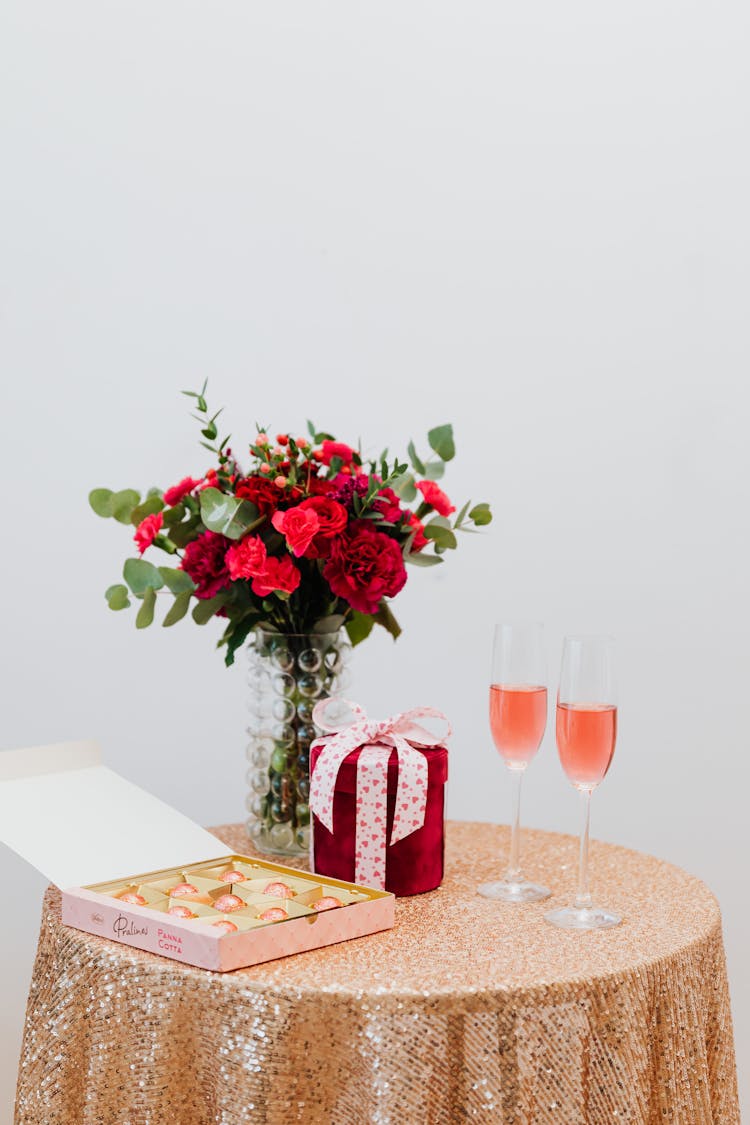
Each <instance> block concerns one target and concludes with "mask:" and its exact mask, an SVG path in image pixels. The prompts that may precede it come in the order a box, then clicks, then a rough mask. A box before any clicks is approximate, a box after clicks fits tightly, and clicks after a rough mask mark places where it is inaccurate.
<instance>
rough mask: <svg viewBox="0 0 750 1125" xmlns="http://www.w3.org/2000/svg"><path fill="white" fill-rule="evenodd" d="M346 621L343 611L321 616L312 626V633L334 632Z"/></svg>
mask: <svg viewBox="0 0 750 1125" xmlns="http://www.w3.org/2000/svg"><path fill="white" fill-rule="evenodd" d="M345 621H346V617H345V616H344V614H343V613H332V614H330V616H329V617H321V618H320V619H319V620H318V621H316V622H315V624H314V625H313V627H312V631H313V633H336V632H337V631H338V630H339V629H340V628H341V626H342V625H343V624H344V622H345Z"/></svg>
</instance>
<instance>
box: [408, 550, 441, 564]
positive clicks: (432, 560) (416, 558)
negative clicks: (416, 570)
mask: <svg viewBox="0 0 750 1125" xmlns="http://www.w3.org/2000/svg"><path fill="white" fill-rule="evenodd" d="M406 561H407V562H408V563H412V565H413V566H437V565H438V563H441V562H443V559H441V558H439V557H438V556H437V555H426V554H425V553H424V551H420V552H419V554H416V555H407V556H406Z"/></svg>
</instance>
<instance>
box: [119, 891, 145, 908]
mask: <svg viewBox="0 0 750 1125" xmlns="http://www.w3.org/2000/svg"><path fill="white" fill-rule="evenodd" d="M120 902H130V903H132V904H133V906H145V905H146V900H145V898H144V897H143V895H139V894H138V892H137V891H126V892H125V894H124V895H120Z"/></svg>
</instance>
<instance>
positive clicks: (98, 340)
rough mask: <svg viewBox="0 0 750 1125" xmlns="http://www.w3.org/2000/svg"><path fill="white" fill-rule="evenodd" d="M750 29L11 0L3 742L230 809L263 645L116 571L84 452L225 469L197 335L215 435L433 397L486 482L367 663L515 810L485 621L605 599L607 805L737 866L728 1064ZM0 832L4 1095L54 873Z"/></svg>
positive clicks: (734, 14) (331, 6)
mask: <svg viewBox="0 0 750 1125" xmlns="http://www.w3.org/2000/svg"><path fill="white" fill-rule="evenodd" d="M749 30H750V9H748V8H747V6H746V5H741V4H740V3H739V0H736V2H729V3H726V4H723V5H708V4H696V3H687V4H685V3H680V4H678V3H664V2H662V0H649V2H648V3H645V2H641V0H636V2H635V3H631V4H627V5H619V6H614V5H606V4H605V5H602V4H600V3H595V2H593V0H592V2H590V3H587V2H585V0H569V2H568V3H566V4H560V3H557V2H553V0H541V2H539V3H535V4H516V5H508V4H505V5H498V4H495V3H493V2H491V0H481V2H477V3H472V4H451V3H444V2H442V0H439V2H437V3H436V2H434V0H433V2H431V3H414V2H411V0H399V3H397V4H396V3H381V4H378V5H369V6H368V5H363V4H343V3H328V2H322V0H321V2H318V3H315V4H309V3H304V4H303V3H288V4H284V5H260V4H249V5H248V4H246V3H242V4H237V3H232V2H225V3H224V4H222V5H219V6H218V7H217V6H216V5H210V6H207V5H203V4H197V3H194V2H186V0H181V2H180V3H179V4H174V3H171V2H162V3H161V4H158V5H153V4H148V5H146V4H142V3H133V4H129V5H127V6H124V5H113V4H106V3H105V4H102V3H96V4H94V3H82V2H81V0H68V2H67V3H66V4H58V3H53V2H51V0H43V2H39V3H37V2H34V0H32V2H31V3H29V2H28V0H5V4H4V5H3V7H2V11H1V12H0V82H1V83H2V86H1V88H0V129H1V135H0V141H1V147H0V151H2V154H3V161H2V162H3V170H2V175H1V176H0V347H1V349H2V371H3V379H2V398H1V399H0V406H2V451H3V528H4V534H3V544H4V547H3V550H2V552H0V567H1V568H2V574H1V576H0V581H1V584H0V589H2V593H3V615H2V634H1V636H2V654H3V658H4V676H3V681H4V686H5V691H4V698H3V722H2V738H1V742H2V745H4V746H6V747H11V746H15V745H30V744H33V743H37V742H50V741H56V740H59V739H65V738H72V737H76V736H95V737H99V738H100V739H101V740H102V741H103V743H104V745H105V752H106V755H107V758H108V760H109V762H110V764H112V765H113V766H114V767H115V768H116V769H118V770H119V771H120V772H121V773H123V774H124V775H126V776H127V777H129V778H131V779H133V780H134V781H136V782H138V783H140V784H142V785H144V786H146V787H148V788H149V789H151V790H152V791H153V792H154V793H156V794H157V795H159V796H160V797H163V798H166V799H167V800H169V801H171V802H172V803H174V804H175V805H177V806H178V807H179V808H180V809H182V810H183V811H185V812H187V813H189V814H190V815H192V816H193V817H194V818H196V819H197V820H199V821H201V822H203V823H208V824H210V823H219V822H224V821H230V820H238V819H240V817H241V816H242V809H243V796H244V792H243V786H244V769H245V765H244V753H243V721H244V691H243V669H242V668H241V667H237V668H235V669H234V670H232V671H225V669H224V668H223V666H222V663H221V658H220V657H219V656H218V655H217V654H216V653H214V652H213V651H212V642H213V639H214V638H215V635H216V631H215V630H214V629H213V627H212V626H208V627H207V628H206V629H205V630H200V629H198V628H197V627H195V626H193V625H192V624H191V623H190V622H189V621H185V622H183V623H181V624H180V625H178V626H177V627H175V628H174V629H172V630H159V629H152V630H150V631H148V632H142V633H136V631H135V628H134V626H133V618H132V616H130V615H128V614H127V613H121V614H119V615H115V614H112V613H110V612H109V611H108V610H107V608H106V606H105V603H104V600H103V597H102V593H103V591H104V589H105V588H106V587H107V586H108V585H109V584H110V583H112V582H115V581H117V580H118V578H119V574H120V566H121V561H122V559H123V558H124V557H125V556H126V554H127V553H129V542H128V533H127V529H125V528H122V527H121V526H120V525H116V524H114V523H109V522H107V523H105V522H103V521H100V520H98V519H97V518H96V517H95V516H94V515H93V514H92V513H91V512H90V511H89V509H88V507H87V503H86V496H87V493H88V491H89V489H90V488H92V487H94V486H97V485H106V486H109V487H114V488H118V487H124V486H129V485H135V486H138V487H143V488H145V487H147V486H149V485H150V484H152V483H159V484H162V485H168V484H171V483H173V482H174V481H176V480H177V479H179V478H180V477H181V476H183V475H185V474H187V473H198V472H200V471H201V470H202V469H205V468H206V467H207V465H208V463H209V462H208V460H207V457H206V456H204V453H203V451H202V450H200V449H199V447H198V446H197V443H196V429H197V427H195V425H194V423H192V422H191V421H190V420H189V418H188V416H187V410H186V400H184V399H180V398H179V395H178V392H179V390H180V389H181V388H183V387H191V386H195V385H196V384H198V383H199V382H200V381H202V379H203V378H204V376H206V375H208V376H209V377H210V384H209V390H210V397H211V402H212V403H215V404H216V407H217V408H218V406H219V405H221V404H222V403H226V404H227V412H226V417H227V420H228V422H229V424H230V426H231V429H232V431H233V433H234V434H235V441H234V442H233V445H234V447H235V448H239V447H240V444H241V441H242V440H246V439H247V438H248V436H249V435H250V433H251V431H252V427H253V422H254V421H255V420H256V419H257V420H258V421H260V422H264V423H266V422H267V423H268V424H269V425H270V427H271V428H272V429H273V431H274V432H275V431H276V429H291V430H293V431H296V430H298V429H300V428H302V427H303V426H304V420H305V418H306V417H308V416H311V417H313V418H314V419H315V420H316V421H317V422H318V424H319V425H321V426H323V425H324V426H325V427H326V428H330V429H332V430H333V431H335V432H336V433H338V434H339V435H340V437H341V438H343V439H352V440H355V439H356V438H357V437H358V436H359V435H361V436H362V438H363V441H364V444H365V447H366V448H369V449H371V450H374V451H379V450H380V448H381V447H382V445H384V444H386V443H387V444H389V445H390V446H391V448H393V449H395V448H398V447H400V446H403V445H405V443H406V441H407V439H408V438H409V437H410V436H412V435H413V436H414V437H415V438H416V439H420V438H421V437H422V435H423V434H424V433H425V432H426V430H427V429H428V428H429V427H430V426H431V425H434V424H437V423H440V422H443V421H447V420H452V421H453V422H454V424H455V427H456V436H457V444H458V457H457V460H456V461H455V462H454V464H453V465H452V466H451V467H450V472H449V474H448V476H447V477H446V481H445V486H446V489H447V490H448V491H449V492H450V493H451V494H453V495H455V497H456V498H459V499H460V498H463V497H464V496H467V495H469V494H471V495H473V496H474V497H475V498H476V499H489V500H491V501H492V503H493V505H494V508H495V512H496V519H495V522H494V523H493V524H492V526H491V527H490V528H489V529H488V532H487V534H486V535H484V536H483V537H482V538H479V537H467V538H466V540H465V542H463V543H462V544H461V549H460V551H459V552H458V553H457V554H456V555H455V557H451V558H450V559H449V562H448V565H446V566H445V567H443V568H440V569H439V570H438V571H413V572H411V578H410V581H409V583H408V586H407V588H406V589H405V590H404V592H403V594H402V595H401V596H400V597H399V599H398V604H397V609H398V616H399V618H400V619H401V621H402V624H403V626H404V635H403V637H402V638H401V639H400V640H399V641H398V643H397V644H395V645H394V644H393V643H392V642H391V641H390V639H389V638H388V637H386V636H385V635H379V636H377V637H375V638H373V639H372V640H371V641H369V642H368V643H367V645H365V646H363V648H362V649H360V650H359V653H358V658H357V661H356V676H355V690H356V694H357V697H358V698H359V699H361V701H362V702H363V703H365V704H366V705H367V706H368V708H370V709H371V710H372V711H373V712H375V713H386V712H389V711H392V710H395V709H401V708H402V707H406V706H409V705H413V704H416V703H422V702H424V703H434V704H439V705H440V706H443V707H444V708H445V709H446V710H447V711H448V712H449V713H450V715H451V716H452V718H453V720H454V724H455V728H456V736H455V741H454V747H453V758H452V776H451V785H450V808H451V813H452V815H453V816H455V817H464V818H475V819H485V820H495V819H507V810H506V803H507V797H508V792H507V788H508V787H507V784H506V778H505V777H504V776H503V773H502V770H501V767H500V764H499V762H498V760H497V758H496V756H495V754H494V751H493V750H492V748H491V744H490V740H489V736H488V731H487V722H486V680H487V675H488V661H489V642H490V625H491V622H492V621H493V619H498V618H501V617H503V616H513V617H524V616H534V617H539V618H542V619H544V620H545V621H546V623H547V626H548V641H549V651H550V675H551V678H552V680H551V682H552V683H553V684H554V680H555V677H556V675H557V661H558V654H559V648H560V640H561V637H562V634H563V633H564V632H565V631H568V630H582V631H610V632H613V633H614V634H616V636H617V637H618V640H619V666H620V681H621V734H620V738H619V744H618V748H617V752H616V758H615V763H614V766H613V769H612V771H611V773H610V775H609V777H608V779H607V782H606V784H605V785H604V786H603V788H602V789H601V791H600V793H598V794H597V796H596V799H595V802H594V834H595V835H599V836H601V837H603V838H605V839H608V840H614V841H619V842H621V843H624V844H628V845H631V846H633V847H636V848H641V849H644V850H646V851H649V852H653V853H655V854H657V855H659V856H663V857H664V858H666V859H669V860H671V861H673V862H675V863H678V864H680V865H682V866H684V867H686V868H687V869H688V870H690V871H692V872H695V873H697V874H698V875H700V876H701V877H703V878H705V879H706V881H707V882H708V883H709V884H710V886H711V887H712V888H713V889H714V890H715V891H716V893H717V895H718V896H719V899H720V901H721V905H722V908H723V911H724V918H725V927H726V942H727V949H728V955H729V961H730V970H731V983H732V997H733V1006H734V1014H735V1022H736V1034H737V1048H738V1058H739V1059H740V1060H741V1079H742V1080H743V1082H744V1089H745V1094H746V1097H747V1095H748V1093H750V1091H749V1090H748V1083H749V1081H750V1075H749V1074H748V1068H747V1065H746V1064H745V1068H744V1074H743V1073H742V1059H743V1057H744V1059H745V1060H746V1059H747V1058H748V1057H750V970H749V969H748V965H747V949H748V945H749V944H750V914H749V913H748V904H747V855H748V843H749V842H750V839H749V837H750V829H749V828H748V822H749V818H748V815H747V789H748V780H749V773H750V771H749V768H748V752H747V735H746V727H747V713H746V698H745V696H746V685H747V679H748V670H749V669H748V649H747V636H748V624H749V622H748V598H747V555H748V516H747V480H748V468H749V465H748V452H747V448H748V446H747V437H746V430H747V409H746V407H747V397H746V379H747V359H748V336H747V308H748V297H749V296H750V266H748V261H750V257H749V255H748V251H749V250H750V245H749V243H750V220H749V218H748V208H747V199H748V194H749V188H750V183H749V182H748V181H749V180H750V163H749V161H748V149H747V125H748V111H749V110H750V73H749V72H748V68H747V65H746V62H747V54H748V40H749V36H748V31H749ZM527 780H528V785H527V788H526V794H525V817H526V821H527V822H528V823H532V824H535V825H539V826H546V827H550V828H556V829H563V830H570V831H574V830H575V829H576V827H577V812H578V808H577V803H576V800H575V796H574V793H573V792H572V790H571V789H570V788H569V787H568V785H567V784H566V782H565V780H564V778H563V777H562V774H561V771H560V768H559V765H558V763H557V760H556V753H555V750H554V741H553V739H552V737H551V736H550V734H548V735H547V737H546V739H545V743H544V746H543V749H542V752H541V755H540V757H539V759H538V761H537V762H536V763H535V764H534V766H533V768H532V770H531V771H530V774H529V777H528V779H527ZM74 815H75V810H72V809H71V819H73V817H74ZM83 815H84V816H85V811H84V812H83ZM123 815H125V811H124V810H123ZM92 846H95V841H92ZM0 870H1V873H2V879H3V886H4V888H5V892H6V909H5V911H4V912H3V926H2V946H3V957H2V961H1V962H0V989H1V990H2V995H3V998H4V1003H3V1005H2V1016H0V1021H1V1023H0V1035H1V1036H2V1042H1V1044H0V1056H1V1058H0V1091H1V1102H2V1105H3V1107H4V1112H5V1114H6V1115H7V1119H8V1120H9V1115H10V1104H11V1100H12V1087H13V1079H14V1074H15V1069H16V1059H17V1051H18V1044H19V1037H20V1028H21V1020H22V1011H23V1001H24V997H25V992H26V988H27V985H28V977H29V973H30V969H31V964H32V958H33V952H34V948H35V943H36V930H37V924H38V915H39V901H40V896H41V892H42V888H43V880H42V879H41V878H39V877H37V876H36V875H35V874H34V873H31V872H30V871H29V869H28V868H26V867H25V866H24V865H23V864H22V863H21V862H20V861H18V860H16V859H15V858H13V857H10V856H9V855H8V854H7V853H3V854H2V856H0ZM9 903H10V904H12V908H9V906H8V904H9ZM746 1104H747V1103H746Z"/></svg>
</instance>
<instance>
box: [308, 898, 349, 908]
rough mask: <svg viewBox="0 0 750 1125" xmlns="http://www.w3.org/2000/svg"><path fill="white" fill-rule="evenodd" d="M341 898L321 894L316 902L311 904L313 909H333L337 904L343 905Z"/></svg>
mask: <svg viewBox="0 0 750 1125" xmlns="http://www.w3.org/2000/svg"><path fill="white" fill-rule="evenodd" d="M343 905H344V904H343V902H342V901H341V899H338V898H334V897H333V895H323V897H322V898H319V899H318V901H317V902H314V903H313V904H312V908H313V910H333V909H335V907H337V906H343Z"/></svg>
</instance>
